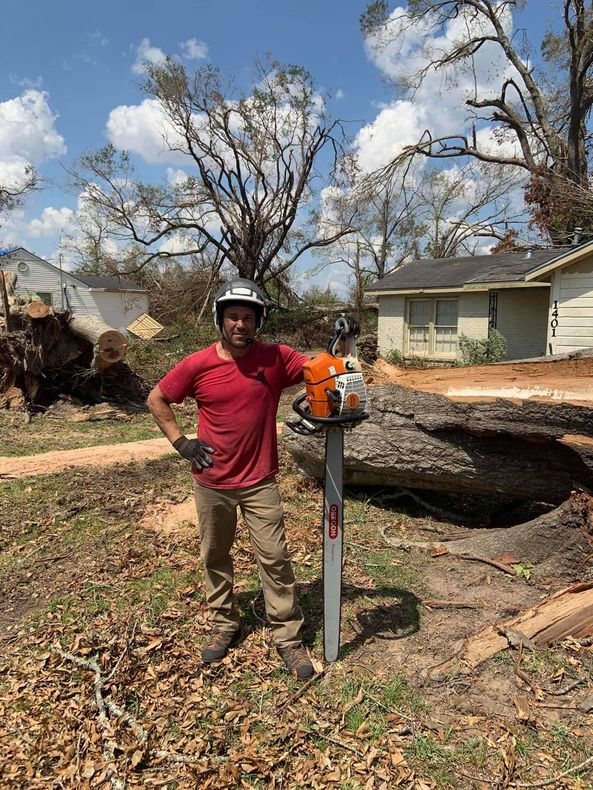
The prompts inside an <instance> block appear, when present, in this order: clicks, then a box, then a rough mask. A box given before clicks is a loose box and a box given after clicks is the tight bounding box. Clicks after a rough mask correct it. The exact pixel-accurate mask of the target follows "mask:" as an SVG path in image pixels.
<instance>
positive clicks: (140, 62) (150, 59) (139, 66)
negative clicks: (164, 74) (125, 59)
mask: <svg viewBox="0 0 593 790" xmlns="http://www.w3.org/2000/svg"><path fill="white" fill-rule="evenodd" d="M166 59H167V56H166V55H165V53H164V52H163V50H162V49H159V48H158V47H151V45H150V39H149V38H143V39H142V41H141V42H140V44H138V46H137V47H136V61H135V62H134V64H133V65H132V71H133V72H134V74H144V72H145V71H146V66H147V64H151V65H153V66H162V65H163V63H164V62H165V61H166Z"/></svg>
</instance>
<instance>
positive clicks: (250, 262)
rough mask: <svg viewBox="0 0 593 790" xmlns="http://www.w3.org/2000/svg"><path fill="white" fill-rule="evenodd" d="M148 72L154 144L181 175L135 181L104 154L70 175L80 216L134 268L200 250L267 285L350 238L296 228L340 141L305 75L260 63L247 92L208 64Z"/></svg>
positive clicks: (128, 167)
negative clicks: (157, 117)
mask: <svg viewBox="0 0 593 790" xmlns="http://www.w3.org/2000/svg"><path fill="white" fill-rule="evenodd" d="M147 74H148V76H147V80H146V85H145V89H146V91H147V93H148V94H149V95H150V96H151V97H153V100H154V102H155V104H154V106H155V107H156V108H157V109H158V112H159V113H160V114H161V119H162V123H161V128H162V135H163V146H164V147H165V148H168V149H169V150H170V151H174V152H176V154H177V161H178V162H179V166H180V167H181V169H182V172H183V175H182V174H179V176H178V177H177V178H176V180H175V183H173V184H171V183H167V182H163V183H159V184H157V185H155V184H147V183H143V182H142V181H141V180H140V179H139V178H138V176H137V171H136V169H135V168H134V165H133V163H132V161H131V158H130V156H129V155H128V154H127V153H126V152H124V151H118V150H116V149H115V148H114V147H113V146H107V147H106V148H104V149H102V150H100V151H98V152H96V153H91V154H87V155H86V156H84V157H83V159H82V161H81V166H80V167H78V168H76V169H75V171H74V172H73V174H72V175H73V179H74V183H75V186H76V188H77V189H79V190H82V191H83V192H84V196H85V198H84V200H85V211H86V212H87V217H88V215H89V214H90V215H91V216H92V217H94V220H93V221H94V224H95V227H96V228H97V227H98V228H102V229H103V233H104V234H107V235H108V236H109V237H110V238H112V239H116V240H118V241H119V242H124V243H125V244H131V245H133V247H134V250H135V253H136V255H137V253H138V251H140V252H141V254H140V255H139V256H138V255H137V260H138V266H142V265H144V264H145V263H146V262H148V261H150V260H151V259H153V258H154V257H161V258H162V257H167V256H171V257H175V258H179V257H181V255H184V254H185V255H193V256H199V255H202V254H203V253H204V252H205V251H207V252H208V255H209V256H210V257H211V259H212V260H213V261H216V264H217V266H219V267H220V266H221V265H225V266H227V267H230V268H231V270H232V271H234V272H236V273H237V274H239V275H240V276H242V277H249V278H251V279H253V280H255V281H257V282H259V283H263V284H264V285H265V284H266V283H267V282H269V281H270V280H272V279H274V278H278V277H280V276H281V275H283V273H285V272H287V271H288V269H290V267H291V266H292V265H293V264H294V263H295V261H296V260H297V259H298V258H299V257H300V256H301V255H302V254H303V253H304V252H305V251H306V250H308V249H311V248H315V247H322V246H325V245H329V244H331V243H333V242H334V241H335V240H336V239H338V238H340V237H341V236H342V235H343V234H344V233H347V232H349V231H350V228H349V226H348V225H347V224H345V225H344V226H341V227H339V228H334V229H332V232H331V233H330V234H328V235H324V234H323V233H319V232H318V229H317V228H316V230H315V232H314V231H313V230H312V229H313V228H315V226H314V225H312V224H311V223H306V222H304V221H303V219H304V218H303V214H304V213H305V212H306V211H307V209H308V208H309V207H312V206H313V205H314V203H315V197H316V190H317V187H318V185H320V181H321V179H320V178H319V176H320V173H321V171H323V177H324V179H325V180H324V183H328V179H331V175H332V171H333V168H334V166H335V163H336V161H337V159H338V158H339V157H340V156H341V154H342V151H341V146H342V142H343V133H342V129H341V126H340V124H339V122H337V121H336V120H333V119H331V118H330V117H328V115H327V113H326V110H325V105H324V101H323V98H322V97H321V96H320V95H319V93H318V92H317V91H316V88H315V85H314V81H313V79H312V77H311V75H310V74H309V73H308V72H306V71H305V70H304V69H302V68H300V67H297V66H286V65H282V64H279V63H276V62H271V61H266V62H264V63H258V64H256V74H255V79H254V81H253V85H252V87H251V90H250V91H249V92H248V93H247V94H244V93H241V92H240V91H237V90H236V89H235V88H234V86H233V84H232V83H226V82H225V81H224V80H223V77H222V75H221V73H220V71H219V70H218V69H217V68H214V67H212V66H204V67H202V68H199V69H197V70H196V71H195V72H194V73H193V74H188V73H187V72H186V70H185V68H184V67H183V66H182V65H181V64H180V63H178V62H177V61H175V60H173V59H168V60H167V62H166V63H165V64H164V65H162V66H150V67H148V71H147ZM165 242H167V243H166V244H165ZM173 242H174V243H175V244H174V245H173ZM128 273H130V270H129V267H128Z"/></svg>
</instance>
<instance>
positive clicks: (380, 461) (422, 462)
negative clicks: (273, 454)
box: [283, 384, 593, 504]
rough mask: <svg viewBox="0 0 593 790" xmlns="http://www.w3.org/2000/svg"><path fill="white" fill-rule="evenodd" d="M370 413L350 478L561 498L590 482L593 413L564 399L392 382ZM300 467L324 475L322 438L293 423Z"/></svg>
mask: <svg viewBox="0 0 593 790" xmlns="http://www.w3.org/2000/svg"><path fill="white" fill-rule="evenodd" d="M368 394H369V411H370V413H371V418H370V419H369V420H367V421H366V422H364V423H362V424H361V425H360V426H358V427H356V428H354V429H353V430H352V431H348V432H346V436H345V442H344V480H345V482H346V483H347V484H355V485H371V486H405V487H407V488H422V489H432V490H437V491H447V492H453V493H458V494H478V495H485V496H498V497H501V498H507V499H524V500H540V501H543V502H549V503H553V504H559V503H561V502H563V501H564V500H565V499H566V498H567V497H568V496H569V495H570V492H571V491H572V489H573V487H574V486H575V485H580V486H584V487H588V488H593V419H592V418H593V411H592V410H591V409H590V408H588V406H587V405H579V404H576V403H564V402H542V401H532V400H525V401H518V402H517V401H511V400H503V399H501V398H491V399H488V400H485V401H484V400H479V399H478V400H474V401H471V402H463V401H453V400H451V399H449V398H448V397H446V396H444V395H440V394H435V393H429V392H420V391H418V390H415V389H411V388H409V387H400V386H396V385H392V384H387V385H383V386H377V387H370V388H369V393H368ZM283 437H284V441H285V446H286V448H287V449H288V451H289V452H290V453H291V455H292V456H293V458H294V460H295V462H296V464H297V466H298V467H299V468H300V469H301V470H302V471H303V472H304V473H305V474H308V475H313V476H315V477H318V478H320V477H322V475H323V453H324V442H323V438H322V437H318V438H316V437H303V436H298V435H297V434H294V433H293V432H292V431H290V430H288V429H287V428H286V427H285V428H284V430H283Z"/></svg>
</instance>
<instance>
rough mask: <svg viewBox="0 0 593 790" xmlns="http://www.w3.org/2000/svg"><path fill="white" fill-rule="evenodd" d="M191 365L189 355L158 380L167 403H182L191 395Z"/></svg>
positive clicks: (192, 379) (192, 380)
mask: <svg viewBox="0 0 593 790" xmlns="http://www.w3.org/2000/svg"><path fill="white" fill-rule="evenodd" d="M193 367H194V366H193V364H192V358H191V356H189V357H186V358H185V359H182V360H181V362H179V363H178V364H177V365H175V367H174V368H172V369H171V370H170V371H169V372H168V373H167V374H166V375H165V376H163V378H162V379H161V380H160V381H159V389H160V390H161V392H162V393H163V395H164V396H165V398H166V399H167V400H168V401H169V403H183V401H184V400H185V399H186V398H187V397H189V396H190V395H192V396H193V394H194V393H193V382H194V375H193V371H192V368H193Z"/></svg>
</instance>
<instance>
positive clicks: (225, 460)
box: [159, 341, 308, 488]
mask: <svg viewBox="0 0 593 790" xmlns="http://www.w3.org/2000/svg"><path fill="white" fill-rule="evenodd" d="M307 360H308V357H306V356H305V355H304V354H300V353H299V352H298V351H295V350H294V349H292V348H289V347H288V346H282V345H270V344H266V343H259V342H257V341H255V342H254V343H253V345H252V346H251V348H250V350H249V353H248V354H246V355H245V356H244V357H241V358H240V359H221V358H220V357H219V356H218V353H217V351H216V343H214V344H213V345H211V346H208V348H205V349H204V350H203V351H198V352H196V353H195V354H190V356H188V357H186V358H185V359H183V360H181V362H180V363H179V364H178V365H176V366H175V367H174V368H173V369H172V370H170V371H169V373H167V375H166V376H165V377H164V378H163V379H162V380H161V381H160V382H159V387H160V389H161V392H162V393H163V395H164V397H165V398H166V399H167V400H168V401H169V402H170V403H181V402H182V401H183V400H184V399H185V398H187V397H192V398H194V399H195V401H196V403H197V405H198V415H199V420H198V431H197V434H198V438H199V439H201V440H202V441H203V442H206V443H207V444H209V445H210V446H211V447H214V453H213V454H212V460H213V461H214V463H213V465H212V466H211V467H210V468H208V469H203V470H200V471H195V469H194V470H193V475H194V477H195V479H196V480H197V481H198V482H199V483H200V485H203V486H206V487H207V488H246V487H247V486H251V485H255V483H259V482H260V481H261V480H265V478H267V477H271V476H272V475H275V474H276V473H277V472H278V444H277V438H276V411H277V409H278V401H279V399H280V395H281V393H282V390H283V389H285V388H286V387H290V386H292V385H293V384H298V382H299V381H302V379H303V364H304V363H305V362H306V361H307ZM192 468H193V467H192Z"/></svg>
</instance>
